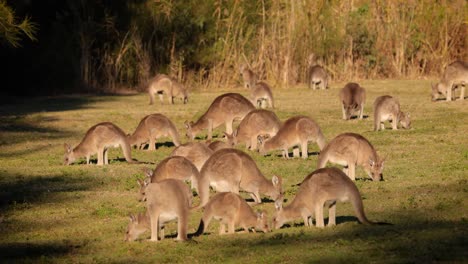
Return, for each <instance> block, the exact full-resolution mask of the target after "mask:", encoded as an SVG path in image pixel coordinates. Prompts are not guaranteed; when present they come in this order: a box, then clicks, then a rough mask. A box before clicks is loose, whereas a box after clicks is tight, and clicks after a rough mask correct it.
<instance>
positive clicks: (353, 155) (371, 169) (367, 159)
mask: <svg viewBox="0 0 468 264" xmlns="http://www.w3.org/2000/svg"><path fill="white" fill-rule="evenodd" d="M384 160H385V159H381V158H379V156H378V155H377V152H376V151H375V149H374V147H373V146H372V144H371V143H370V142H369V141H368V140H367V139H366V138H364V137H363V136H361V135H359V134H355V133H344V134H340V135H338V136H336V137H335V138H334V139H332V140H331V141H330V142H329V143H328V144H327V146H325V148H324V149H323V150H322V151H321V152H320V155H319V157H318V164H317V168H324V167H325V166H326V165H327V162H328V161H330V162H332V163H336V164H339V165H342V166H345V168H344V169H343V171H344V172H345V173H346V174H347V175H348V176H349V177H350V178H351V180H353V181H354V180H355V173H356V172H355V170H356V166H357V165H359V166H362V167H363V169H364V170H365V171H366V172H367V174H368V175H369V177H370V178H371V179H372V180H374V181H377V180H383V175H382V170H383V165H384ZM346 166H347V167H346Z"/></svg>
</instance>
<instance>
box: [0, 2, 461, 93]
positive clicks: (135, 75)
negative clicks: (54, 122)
mask: <svg viewBox="0 0 468 264" xmlns="http://www.w3.org/2000/svg"><path fill="white" fill-rule="evenodd" d="M5 3H7V4H8V6H9V7H11V8H12V9H11V10H14V11H15V12H16V15H17V16H18V17H19V18H24V17H28V16H29V17H31V20H32V21H33V22H34V23H35V25H37V28H36V30H35V32H36V33H37V34H36V38H37V41H31V40H29V39H23V41H22V42H21V44H22V46H23V47H22V48H14V47H12V46H11V45H8V44H7V45H4V47H2V49H1V50H0V55H1V57H2V60H1V64H2V65H3V66H4V67H2V68H3V69H4V70H3V71H4V72H3V73H4V74H2V75H3V76H4V78H3V82H4V83H6V85H5V86H6V87H9V88H7V89H3V92H4V93H7V94H10V95H11V94H63V93H72V92H117V91H120V90H122V89H126V90H142V89H144V87H145V83H146V81H147V80H148V78H150V77H151V76H153V75H154V74H155V73H157V72H163V73H168V74H170V75H172V76H174V77H176V78H178V79H179V80H181V81H183V82H185V83H186V84H187V85H188V86H189V87H190V88H191V89H195V88H198V87H201V88H210V89H220V88H227V87H232V86H235V85H236V83H237V82H238V81H239V80H238V71H239V66H240V65H241V64H244V63H245V64H248V65H249V66H251V67H252V68H253V69H254V70H255V71H256V72H258V73H259V75H260V76H261V77H262V78H263V79H266V80H268V82H270V83H271V84H272V85H274V86H280V87H287V86H288V85H290V84H295V83H298V82H304V81H305V80H306V69H307V63H308V58H309V56H310V55H311V54H315V58H316V59H317V60H318V61H319V62H321V63H322V64H323V65H325V67H326V68H327V70H328V71H329V72H330V73H331V75H332V77H333V79H334V80H335V81H336V80H342V81H348V80H353V79H359V78H387V77H396V78H419V77H423V76H428V75H429V76H438V75H439V74H440V72H441V71H442V70H443V68H444V67H445V66H446V65H447V64H448V63H449V62H451V61H453V60H455V59H465V60H466V58H467V50H468V47H467V39H466V36H467V35H468V34H467V33H468V32H467V16H466V14H467V13H468V8H467V4H466V1H464V0H453V1H432V0H420V1H403V0H397V1H381V0H377V1H369V0H353V1H335V0H300V1H285V0H261V1H240V0H233V1H223V0H204V1H198V0H184V1H174V0H159V1H152V0H99V1H89V0H78V1H70V0H66V1H63V0H44V1H29V0H15V1H11V0H8V1H6V2H5V1H2V5H3V6H4V5H5ZM7 18H10V17H9V16H8V15H6V14H4V13H0V19H1V21H5V19H7ZM2 25H3V22H2ZM0 34H1V35H2V37H3V34H5V33H4V32H3V31H1V29H0Z"/></svg>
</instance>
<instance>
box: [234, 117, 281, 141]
mask: <svg viewBox="0 0 468 264" xmlns="http://www.w3.org/2000/svg"><path fill="white" fill-rule="evenodd" d="M280 127H281V121H280V120H279V118H278V117H277V116H276V114H275V113H274V112H272V111H268V110H263V109H257V110H253V111H251V112H250V113H248V114H247V115H246V116H245V117H244V119H242V121H241V122H240V124H239V126H238V127H237V129H236V130H235V131H234V132H233V133H232V135H229V134H226V137H227V138H228V143H230V144H232V145H237V144H242V143H244V144H245V146H246V148H249V147H250V150H256V149H257V142H258V139H257V138H258V136H259V135H269V136H270V137H273V136H274V135H276V133H277V132H278V130H279V129H280Z"/></svg>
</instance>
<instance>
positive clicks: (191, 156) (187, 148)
mask: <svg viewBox="0 0 468 264" xmlns="http://www.w3.org/2000/svg"><path fill="white" fill-rule="evenodd" d="M211 154H213V150H211V149H210V148H209V147H208V146H206V145H205V144H204V143H200V142H189V143H186V144H183V145H180V146H178V147H176V148H175V149H174V150H173V151H172V153H171V156H182V157H185V158H186V159H188V160H189V161H190V162H192V163H193V165H195V167H197V169H198V171H201V169H202V167H203V164H205V162H206V161H207V160H208V158H210V156H211Z"/></svg>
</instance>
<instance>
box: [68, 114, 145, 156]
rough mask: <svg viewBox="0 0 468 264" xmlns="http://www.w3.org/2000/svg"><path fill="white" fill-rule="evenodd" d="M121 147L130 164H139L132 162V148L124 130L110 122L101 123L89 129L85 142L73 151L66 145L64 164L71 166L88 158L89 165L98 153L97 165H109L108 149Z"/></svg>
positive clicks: (82, 141)
mask: <svg viewBox="0 0 468 264" xmlns="http://www.w3.org/2000/svg"><path fill="white" fill-rule="evenodd" d="M119 145H120V147H121V148H122V151H123V154H124V157H125V160H126V161H127V162H129V163H137V162H136V161H134V160H132V152H131V147H130V144H129V142H128V139H127V136H126V135H125V133H124V132H123V130H122V129H120V128H119V127H118V126H116V125H114V124H112V123H110V122H104V123H99V124H97V125H94V126H92V127H91V128H90V129H88V131H87V132H86V135H85V136H84V138H83V140H81V142H80V144H78V146H76V147H75V148H73V149H72V147H71V146H70V145H68V144H67V143H65V144H64V147H65V157H64V164H65V165H70V164H72V163H73V162H75V160H76V159H78V158H80V157H86V164H89V159H90V157H91V155H94V154H96V153H97V156H98V161H97V165H104V164H109V160H108V158H107V151H108V149H109V148H110V147H117V146H119Z"/></svg>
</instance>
